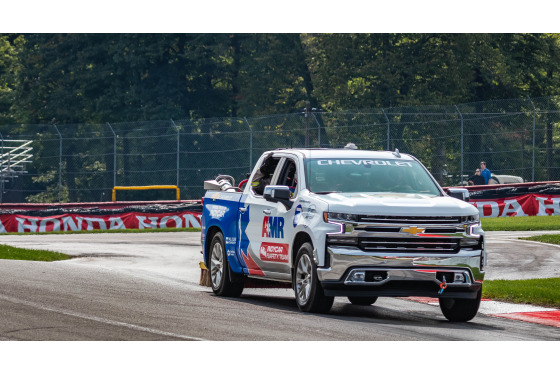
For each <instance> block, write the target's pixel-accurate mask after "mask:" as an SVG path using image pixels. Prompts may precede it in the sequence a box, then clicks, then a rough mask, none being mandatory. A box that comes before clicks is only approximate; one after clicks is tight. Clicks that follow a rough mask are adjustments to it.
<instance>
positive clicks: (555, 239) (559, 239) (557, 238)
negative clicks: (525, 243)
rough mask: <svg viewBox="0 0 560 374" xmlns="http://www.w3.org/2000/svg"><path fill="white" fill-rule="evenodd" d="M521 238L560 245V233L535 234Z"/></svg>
mask: <svg viewBox="0 0 560 374" xmlns="http://www.w3.org/2000/svg"><path fill="white" fill-rule="evenodd" d="M520 239H523V240H533V241H536V242H543V243H550V244H556V245H560V234H547V235H535V236H530V237H528V238H520Z"/></svg>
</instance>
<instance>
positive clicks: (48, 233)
mask: <svg viewBox="0 0 560 374" xmlns="http://www.w3.org/2000/svg"><path fill="white" fill-rule="evenodd" d="M179 231H187V232H200V229H199V228H194V227H183V228H175V227H169V228H165V229H117V230H83V231H48V232H8V233H2V234H0V235H70V234H111V233H121V234H134V233H146V232H148V233H149V232H179Z"/></svg>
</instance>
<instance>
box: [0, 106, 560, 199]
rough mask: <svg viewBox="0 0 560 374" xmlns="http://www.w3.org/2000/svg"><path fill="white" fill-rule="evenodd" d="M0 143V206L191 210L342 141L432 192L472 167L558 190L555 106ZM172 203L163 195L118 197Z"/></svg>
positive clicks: (73, 133) (371, 114)
mask: <svg viewBox="0 0 560 374" xmlns="http://www.w3.org/2000/svg"><path fill="white" fill-rule="evenodd" d="M0 140H1V142H2V144H1V146H2V150H1V152H2V154H1V156H2V157H1V165H0V174H1V175H0V180H1V182H0V188H1V193H0V199H1V200H0V202H3V203H8V202H10V203H21V202H33V203H56V202H97V201H110V200H111V192H112V189H113V187H114V186H146V185H177V186H179V187H180V190H181V198H182V199H199V198H200V197H201V196H202V195H203V193H204V191H203V188H202V186H203V181H204V180H206V179H212V178H214V177H216V176H217V175H218V174H228V175H232V176H233V177H235V179H236V180H237V181H240V180H242V179H244V178H245V177H246V174H247V173H249V172H250V171H251V169H252V167H253V166H254V164H255V162H256V161H257V160H258V158H259V156H260V155H261V154H262V152H264V151H266V150H270V149H276V148H300V147H310V148H337V147H343V146H344V145H346V144H347V143H350V142H352V143H355V144H356V145H357V146H358V148H359V149H371V150H394V149H395V148H398V149H399V150H400V152H403V153H409V154H412V155H414V156H416V157H417V158H418V159H420V161H422V162H423V163H424V164H425V165H426V167H427V168H428V169H429V170H430V171H431V173H432V174H433V175H434V177H435V178H436V179H437V180H438V181H439V182H440V184H441V185H443V186H450V185H460V184H462V183H466V180H467V179H468V177H469V176H470V175H472V174H474V170H475V168H477V167H478V165H479V163H480V161H482V160H484V161H486V162H487V165H488V168H489V169H490V170H491V172H492V173H493V174H498V175H515V176H520V177H522V178H523V180H525V181H546V180H560V159H559V157H560V154H559V153H560V152H558V147H559V146H560V97H542V98H529V97H527V98H526V99H515V100H497V101H486V102H477V103H469V104H457V105H451V106H416V107H399V108H384V109H374V110H361V111H345V112H337V113H324V112H317V111H312V110H309V111H304V112H302V113H296V114H285V115H271V116H261V117H252V118H206V119H200V120H178V119H175V120H174V119H168V120H160V121H149V122H128V123H104V124H72V125H71V124H65V125H60V124H56V125H27V124H26V125H11V126H7V125H4V126H0ZM14 141H17V142H20V143H21V144H27V143H26V142H28V141H32V143H31V146H32V150H31V151H30V154H31V157H27V156H26V157H27V158H26V159H25V160H22V157H20V158H17V157H16V153H17V152H18V150H17V149H15V148H16V147H17V144H20V143H17V142H14ZM22 142H25V143H22ZM26 155H27V154H26ZM18 161H21V162H18ZM16 162H18V164H17V167H16V164H15V163H16ZM22 165H23V167H22ZM174 198H175V196H174V192H173V191H165V190H149V191H130V192H128V191H119V196H118V199H119V200H152V199H153V200H158V199H169V200H173V199H174Z"/></svg>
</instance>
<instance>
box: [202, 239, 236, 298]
mask: <svg viewBox="0 0 560 374" xmlns="http://www.w3.org/2000/svg"><path fill="white" fill-rule="evenodd" d="M209 270H210V279H211V281H212V291H214V293H215V294H216V295H218V296H230V297H238V296H240V295H241V293H242V292H243V282H233V281H232V280H231V279H230V269H229V263H228V260H227V253H226V246H225V243H224V236H223V235H222V233H221V232H217V233H216V234H215V235H214V236H213V237H212V241H211V242H210V269H209Z"/></svg>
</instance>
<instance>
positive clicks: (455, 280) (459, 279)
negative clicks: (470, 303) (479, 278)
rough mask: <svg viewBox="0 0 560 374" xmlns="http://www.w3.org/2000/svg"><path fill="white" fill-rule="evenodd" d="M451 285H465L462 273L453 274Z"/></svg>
mask: <svg viewBox="0 0 560 374" xmlns="http://www.w3.org/2000/svg"><path fill="white" fill-rule="evenodd" d="M453 283H465V275H464V274H463V273H455V277H454V278H453Z"/></svg>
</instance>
